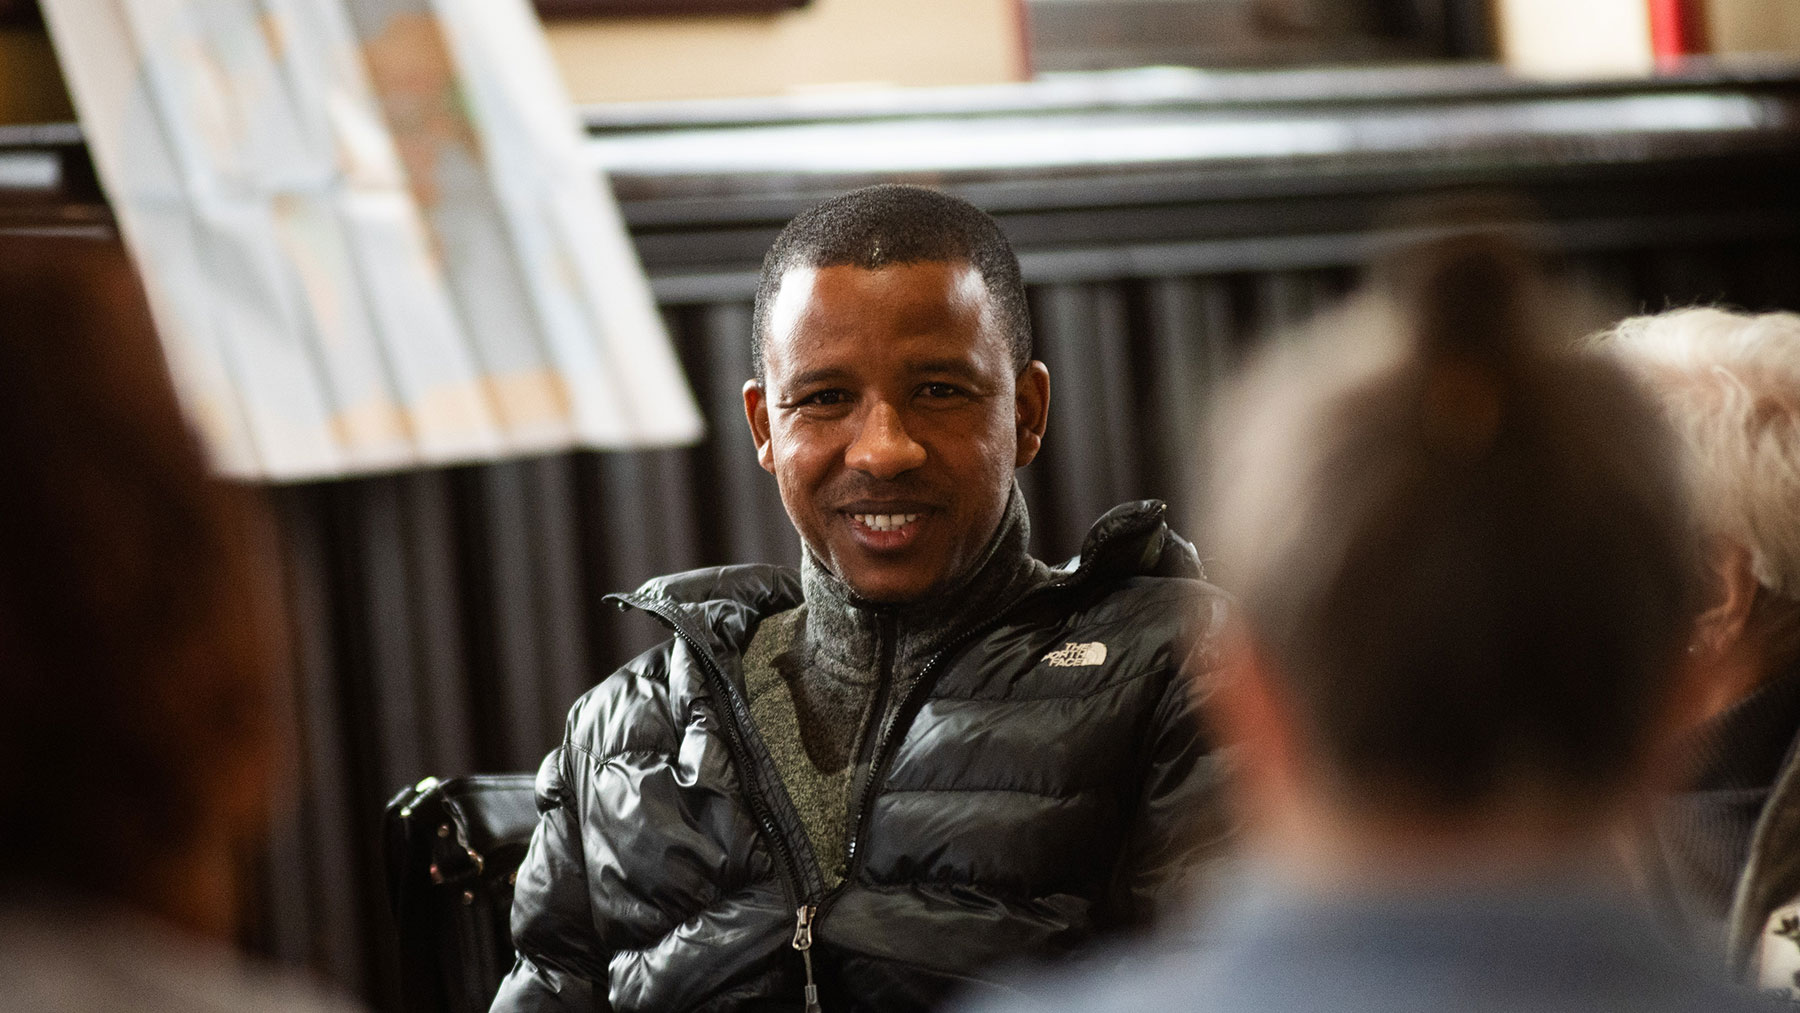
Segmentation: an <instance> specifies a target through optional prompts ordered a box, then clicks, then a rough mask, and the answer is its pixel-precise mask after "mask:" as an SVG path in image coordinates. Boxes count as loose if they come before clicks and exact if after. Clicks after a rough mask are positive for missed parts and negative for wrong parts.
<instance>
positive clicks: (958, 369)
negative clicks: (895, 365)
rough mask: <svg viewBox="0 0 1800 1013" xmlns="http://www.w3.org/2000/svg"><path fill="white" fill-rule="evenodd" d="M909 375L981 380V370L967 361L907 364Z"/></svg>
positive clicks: (933, 360) (926, 361) (943, 360)
mask: <svg viewBox="0 0 1800 1013" xmlns="http://www.w3.org/2000/svg"><path fill="white" fill-rule="evenodd" d="M906 370H907V372H909V373H938V374H943V375H948V376H953V377H957V378H958V379H962V380H970V381H973V380H979V379H981V370H979V369H977V368H976V367H975V364H974V363H972V362H970V361H969V360H967V359H921V360H919V361H917V362H909V363H907V364H906Z"/></svg>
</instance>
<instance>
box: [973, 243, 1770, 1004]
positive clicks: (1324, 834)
mask: <svg viewBox="0 0 1800 1013" xmlns="http://www.w3.org/2000/svg"><path fill="white" fill-rule="evenodd" d="M1398 267H1399V268H1400V270H1398V271H1396V272H1395V278H1396V281H1395V285H1394V287H1391V288H1389V289H1387V290H1386V292H1385V294H1383V295H1378V296H1365V297H1364V298H1363V299H1361V301H1359V302H1357V303H1355V304H1354V305H1353V306H1352V307H1351V308H1350V309H1348V310H1347V311H1346V312H1344V313H1342V314H1341V315H1338V316H1336V317H1334V318H1332V319H1329V320H1328V321H1326V322H1325V323H1323V324H1322V325H1320V326H1318V327H1317V329H1316V331H1315V333H1314V334H1313V336H1312V340H1311V341H1310V342H1306V343H1302V344H1300V345H1298V346H1297V347H1296V346H1288V347H1283V348H1280V349H1277V350H1274V351H1273V352H1272V353H1271V354H1270V355H1269V356H1268V357H1267V358H1265V359H1264V360H1263V361H1262V362H1261V363H1260V364H1259V365H1258V366H1257V367H1256V368H1255V369H1254V370H1253V371H1252V372H1251V373H1250V374H1249V376H1248V377H1247V379H1245V380H1244V381H1243V383H1242V385H1241V386H1240V387H1239V388H1238V389H1237V390H1236V391H1235V393H1234V396H1233V397H1232V399H1231V400H1229V401H1228V402H1227V404H1226V414H1224V415H1223V416H1221V418H1222V420H1223V422H1222V424H1221V425H1220V426H1219V428H1218V431H1217V433H1216V436H1215V439H1214V443H1213V447H1212V449H1213V453H1214V457H1213V458H1212V461H1213V467H1214V468H1215V474H1222V475H1227V476H1229V477H1230V482H1229V484H1219V485H1218V486H1217V488H1216V489H1214V490H1213V491H1212V493H1211V495H1210V496H1209V501H1210V504H1211V517H1210V524H1209V526H1208V530H1209V533H1210V535H1211V536H1212V537H1213V538H1214V540H1215V541H1214V545H1215V546H1216V548H1217V550H1218V552H1219V555H1220V558H1221V564H1222V565H1223V566H1224V567H1225V568H1226V569H1225V570H1224V573H1225V575H1226V578H1227V580H1228V581H1229V586H1231V587H1232V588H1233V590H1235V591H1237V592H1238V593H1239V595H1240V599H1239V601H1238V604H1237V608H1236V609H1235V610H1234V615H1233V618H1232V620H1231V622H1230V624H1229V626H1230V628H1229V629H1228V631H1227V633H1226V634H1225V637H1224V643H1223V646H1222V648H1221V652H1222V658H1221V661H1220V664H1219V665H1218V666H1216V667H1215V669H1214V671H1213V674H1212V675H1211V676H1210V677H1209V678H1208V680H1207V687H1208V692H1209V695H1208V697H1207V702H1208V715H1209V718H1210V719H1214V720H1216V722H1217V727H1218V730H1219V741H1220V742H1221V744H1222V746H1223V747H1224V748H1228V749H1232V750H1235V751H1236V755H1235V761H1236V762H1235V763H1234V767H1233V770H1234V776H1233V778H1232V794H1233V796H1234V797H1235V798H1236V799H1237V801H1238V802H1239V804H1240V806H1241V811H1242V812H1243V814H1244V818H1245V820H1246V826H1245V835H1244V844H1245V850H1246V855H1247V856H1248V862H1249V868H1248V871H1246V873H1245V874H1244V876H1243V877H1242V881H1241V883H1240V884H1239V885H1238V886H1237V887H1236V888H1234V889H1232V890H1231V891H1230V893H1231V897H1230V899H1227V900H1223V901H1221V902H1220V903H1219V904H1218V905H1216V906H1215V907H1214V908H1213V911H1212V915H1213V917H1212V921H1211V924H1210V926H1209V927H1208V928H1207V929H1206V930H1205V931H1204V932H1202V933H1198V934H1194V935H1193V936H1192V938H1190V939H1188V940H1186V941H1176V940H1173V939H1171V940H1170V941H1169V942H1168V944H1167V945H1166V946H1165V947H1163V948H1162V949H1161V950H1160V951H1157V952H1153V953H1151V954H1147V955H1145V956H1143V958H1142V960H1141V961H1140V962H1133V963H1132V965H1131V968H1132V969H1131V973H1129V974H1127V975H1119V974H1117V973H1116V972H1115V973H1114V974H1113V975H1112V976H1110V977H1107V978H1104V979H1101V980H1098V981H1086V982H1074V983H1072V982H1070V981H1067V980H1065V981H1063V982H1060V983H1059V986H1060V987H1057V988H1056V989H1055V990H1054V991H1050V990H1049V989H1046V990H1045V991H1046V994H1045V996H1044V998H1043V999H1042V1001H1040V1002H1037V1003H1035V1004H1021V1005H1018V1006H1016V1007H1011V1006H1009V1007H1005V1008H1007V1009H1017V1010H1040V1011H1048V1010H1071V1011H1072V1010H1082V1011H1092V1013H1112V1011H1120V1013H1123V1011H1126V1010H1132V1011H1137V1010H1159V1011H1163V1010H1196V1011H1201V1010H1204V1011H1208V1013H1237V1011H1256V1013H1282V1011H1301V1010H1327V1009H1328V1010H1334V1011H1346V1013H1365V1011H1366V1013H1376V1011H1379V1013H1411V1011H1418V1013H1424V1011H1431V1013H1442V1011H1447V1010H1455V1011H1458V1013H1484V1011H1491V1013H1502V1011H1504V1013H1543V1011H1569V1013H1574V1011H1578V1010H1633V1011H1636V1013H1675V1011H1683V1013H1729V1011H1733V1010H1742V1009H1749V1008H1753V1004H1754V1002H1755V1000H1754V999H1753V997H1751V996H1749V995H1747V994H1738V993H1734V992H1732V991H1730V990H1729V989H1728V986H1727V985H1726V984H1725V983H1724V981H1723V976H1722V975H1714V974H1711V973H1709V971H1708V970H1700V969H1698V968H1699V967H1700V965H1699V963H1698V962H1696V961H1692V960H1688V959H1684V958H1682V957H1679V956H1677V955H1676V954H1675V953H1674V952H1673V951H1672V950H1671V949H1669V948H1668V947H1666V946H1665V945H1664V943H1663V940H1662V937H1661V934H1660V932H1659V931H1658V930H1657V928H1656V927H1655V926H1654V925H1653V924H1652V922H1651V921H1650V919H1649V917H1648V915H1647V913H1646V912H1644V911H1642V910H1641V909H1640V908H1639V906H1638V905H1637V904H1636V903H1635V902H1634V901H1633V900H1632V894H1631V889H1630V877H1629V876H1628V875H1626V874H1625V873H1624V872H1623V870H1622V866H1623V862H1622V861H1620V860H1619V856H1618V852H1617V850H1616V847H1615V842H1616V841H1618V840H1619V839H1620V838H1619V837H1618V836H1617V835H1618V834H1619V833H1620V832H1621V831H1623V830H1624V829H1626V828H1628V827H1629V826H1630V825H1631V823H1632V819H1631V814H1632V812H1633V811H1634V808H1635V804H1636V800H1637V798H1638V797H1639V796H1640V794H1641V792H1643V791H1644V790H1645V789H1647V788H1649V787H1651V786H1652V785H1653V784H1655V783H1656V781H1657V780H1658V779H1659V778H1660V777H1661V776H1662V774H1661V773H1659V771H1658V769H1657V768H1658V767H1659V766H1661V765H1662V764H1663V763H1664V762H1666V760H1665V759H1659V757H1666V756H1667V755H1668V753H1667V749H1666V746H1667V743H1668V740H1669V737H1670V735H1671V733H1672V731H1673V730H1674V729H1675V728H1676V727H1678V725H1679V724H1680V722H1681V721H1682V719H1683V715H1684V714H1685V712H1686V711H1687V709H1688V708H1689V707H1691V702H1690V690H1689V684H1688V682H1687V679H1686V677H1685V672H1686V669H1685V667H1684V666H1682V665H1681V664H1680V660H1679V659H1681V657H1682V655H1683V648H1684V646H1685V643H1686V638H1687V631H1688V629H1689V628H1690V626H1689V620H1690V619H1691V616H1692V609H1693V597H1692V595H1691V589H1692V587H1693V583H1692V582H1693V578H1694V576H1695V573H1694V569H1693V568H1694V565H1695V564H1694V561H1693V560H1694V557H1693V555H1692V553H1690V552H1689V551H1688V548H1689V546H1688V537H1689V532H1688V528H1687V524H1688V521H1687V508H1686V503H1685V496H1684V489H1683V485H1682V483H1681V481H1680V479H1679V477H1678V474H1677V470H1676V467H1675V457H1674V454H1675V449H1676V445H1675V441H1674V440H1673V438H1672V434H1671V433H1670V432H1669V431H1668V430H1667V428H1666V427H1665V426H1664V424H1663V422H1662V419H1661V418H1660V417H1659V414H1658V412H1657V411H1656V408H1655V406H1654V405H1653V404H1652V403H1650V401H1649V399H1648V397H1647V396H1646V394H1645V393H1644V392H1643V391H1641V390H1640V389H1639V388H1638V387H1637V385H1636V384H1635V383H1634V382H1633V381H1632V379H1631V378H1630V377H1628V376H1627V375H1626V373H1625V371H1624V370H1623V369H1621V368H1620V367H1619V366H1618V365H1617V364H1615V363H1611V362H1608V361H1605V360H1603V359H1601V358H1599V357H1582V356H1579V355H1577V354H1575V353H1574V352H1572V351H1571V350H1569V348H1568V346H1567V343H1566V342H1567V340H1568V339H1570V338H1573V337H1574V335H1563V334H1559V327H1560V325H1561V324H1560V321H1559V309H1558V306H1559V303H1558V300H1557V299H1556V298H1555V296H1554V293H1552V292H1551V291H1550V290H1549V289H1548V288H1547V287H1546V286H1544V285H1543V284H1542V283H1540V282H1539V281H1537V280H1536V277H1537V276H1536V275H1535V274H1534V273H1533V272H1532V270H1531V268H1530V265H1529V262H1528V261H1527V260H1526V259H1525V258H1524V257H1523V256H1522V255H1521V254H1519V253H1518V252H1516V251H1514V250H1512V249H1511V248H1510V247H1507V246H1504V245H1500V244H1499V242H1498V241H1497V240H1495V239H1492V238H1489V237H1484V236H1479V235H1475V236H1464V237H1462V238H1457V239H1449V240H1445V241H1443V243H1442V244H1441V245H1436V246H1434V247H1433V248H1431V249H1429V250H1427V251H1425V252H1423V253H1419V254H1418V255H1417V257H1416V258H1414V259H1405V260H1402V261H1401V262H1400V264H1399V265H1398ZM1561 315H1562V316H1567V315H1568V314H1566V313H1565V314H1561ZM1559 338H1561V339H1562V341H1561V342H1559V341H1558V340H1557V339H1559ZM1234 412H1235V414H1234ZM1754 1008H1760V1006H1756V1007H1754Z"/></svg>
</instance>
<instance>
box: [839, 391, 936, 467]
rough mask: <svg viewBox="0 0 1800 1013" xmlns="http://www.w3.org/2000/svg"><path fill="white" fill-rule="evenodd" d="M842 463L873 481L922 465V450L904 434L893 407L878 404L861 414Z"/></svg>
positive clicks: (901, 422)
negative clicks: (860, 419)
mask: <svg viewBox="0 0 1800 1013" xmlns="http://www.w3.org/2000/svg"><path fill="white" fill-rule="evenodd" d="M844 463H845V464H846V465H848V466H850V467H852V468H855V469H856V470H857V471H860V472H863V473H864V474H867V475H870V476H873V477H875V478H883V479H886V478H894V477H895V476H897V475H901V474H903V473H905V472H908V471H911V470H912V469H914V468H917V467H918V466H920V465H922V464H924V463H925V448H924V447H923V446H920V445H919V443H918V441H916V440H914V439H913V438H912V435H911V434H909V433H908V432H907V431H906V423H905V421H904V420H903V419H902V418H901V417H900V413H899V412H897V411H895V410H894V406H893V405H890V404H886V403H877V404H875V405H874V406H873V407H871V408H870V409H869V410H868V412H867V413H865V414H864V415H863V420H862V426H861V428H860V429H858V430H857V433H856V439H855V440H853V441H851V443H850V447H849V449H848V450H846V451H845V452H844Z"/></svg>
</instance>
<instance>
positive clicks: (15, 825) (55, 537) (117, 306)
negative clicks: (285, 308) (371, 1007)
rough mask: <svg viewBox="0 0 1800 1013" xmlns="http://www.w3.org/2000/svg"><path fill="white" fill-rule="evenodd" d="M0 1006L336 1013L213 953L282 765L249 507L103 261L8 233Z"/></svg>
mask: <svg viewBox="0 0 1800 1013" xmlns="http://www.w3.org/2000/svg"><path fill="white" fill-rule="evenodd" d="M0 476H4V477H3V478H0V1010H19V1011H25V1010H30V1011H32V1013H100V1011H108V1013H110V1011H114V1010H135V1011H143V1013H241V1011H244V1010H258V1011H263V1010H267V1011H275V1013H324V1011H326V1010H347V1009H349V1007H348V1006H347V1005H340V1004H338V1003H335V1002H328V1001H326V1000H323V999H320V998H318V997H315V996H312V995H311V994H309V992H308V990H307V989H306V988H305V987H303V986H299V985H297V984H295V983H294V982H292V981H288V980H285V979H281V978H279V977H277V976H275V975H272V974H270V973H269V972H268V971H266V970H262V969H258V968H255V967H252V966H250V965H248V964H247V963H246V962H245V961H243V960H242V959H241V958H240V957H239V956H238V955H237V954H236V953H235V952H234V951H233V949H232V948H231V943H232V941H233V939H234V937H235V935H236V930H237V919H238V917H239V915H240V913H241V911H242V910H243V909H244V905H243V891H242V889H241V886H242V884H241V882H240V875H241V874H242V872H243V870H244V869H245V868H246V859H247V858H248V857H249V856H251V855H253V854H254V853H255V849H256V848H257V846H258V844H259V841H260V839H261V837H262V834H263V832H264V829H265V823H266V817H267V809H268V804H269V802H268V800H269V798H270V795H271V788H272V786H273V783H274V780H275V774H276V772H277V759H278V749H277V744H278V742H279V740H278V738H277V736H276V735H275V732H274V724H275V722H274V720H273V718H274V714H275V707H276V696H275V689H276V681H275V679H274V675H275V672H276V668H275V666H276V664H277V658H278V657H279V647H278V641H279V637H278V634H279V626H278V623H277V618H276V605H275V602H276V599H275V595H274V593H273V584H272V579H271V576H270V571H268V570H266V569H264V565H265V562H266V561H265V559H264V558H263V556H262V554H261V553H260V551H258V550H259V548H260V545H261V536H262V532H260V531H259V530H258V529H259V527H260V521H259V516H260V514H259V510H258V504H256V503H255V502H253V501H251V500H250V499H249V498H248V495H247V493H246V492H245V491H243V490H241V489H233V488H231V487H228V486H226V485H225V484H224V483H222V482H220V481H217V480H215V479H213V478H211V477H210V476H209V475H208V474H207V467H206V461H205V458H204V457H203V455H202V453H201V450H200V447H199V445H198V444H197V443H196V441H195V438H194V436H193V434H192V433H191V432H190V431H189V430H188V428H187V426H186V425H185V423H184V421H183V418H182V415H181V411H180V409H179V408H178V406H177V404H176V400H175V391H174V389H173V386H172V385H171V383H170V380H169V374H168V372H167V370H166V368H165V367H164V364H163V359H162V353H161V351H160V349H159V347H158V345H157V342H156V336H155V333H154V332H153V330H152V328H151V324H150V317H149V313H148V310H147V307H146V306H145V303H144V295H143V292H142V290H141V289H140V288H139V287H138V283H137V280H136V277H135V275H134V274H133V272H132V268H131V264H130V262H129V261H128V260H127V259H126V257H125V255H124V252H123V250H122V249H121V248H120V247H119V246H118V245H116V244H115V243H106V242H100V241H95V240H88V239H51V238H30V237H22V236H18V235H11V236H4V237H0Z"/></svg>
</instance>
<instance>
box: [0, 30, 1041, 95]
mask: <svg viewBox="0 0 1800 1013" xmlns="http://www.w3.org/2000/svg"><path fill="white" fill-rule="evenodd" d="M1021 2H1022V0H813V3H812V5H811V6H809V7H806V8H803V9H801V10H797V11H790V12H787V13H784V14H769V15H755V16H737V17H726V16H708V17H692V18H601V19H595V20H592V21H553V22H551V23H550V24H549V33H550V45H551V49H552V51H553V52H554V53H555V56H556V59H557V62H558V63H559V64H560V65H561V67H562V70H563V76H564V78H565V80H567V81H568V84H569V91H570V94H571V95H572V97H573V98H574V99H575V101H577V102H581V103H588V102H605V101H618V100H631V99H674V98H714V97H723V96H731V95H780V94H786V93H790V92H793V91H800V90H808V89H815V88H839V87H847V88H854V87H860V86H869V85H882V84H898V85H933V84H986V83H991V82H996V81H1016V80H1020V79H1022V78H1023V77H1024V75H1025V53H1024V48H1025V47H1024V29H1023V25H1022V23H1021V22H1020V17H1021V15H1020V7H1021ZM72 118H74V113H73V111H72V107H71V106H70V104H69V96H68V92H67V91H65V90H64V88H63V85H62V79H61V77H60V75H59V74H58V73H57V69H56V57H55V54H54V53H53V52H52V51H51V48H50V40H49V38H48V37H47V36H46V35H45V34H44V33H43V32H42V31H41V30H40V31H31V30H25V29H6V30H0V123H42V122H49V121H55V120H69V119H72Z"/></svg>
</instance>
